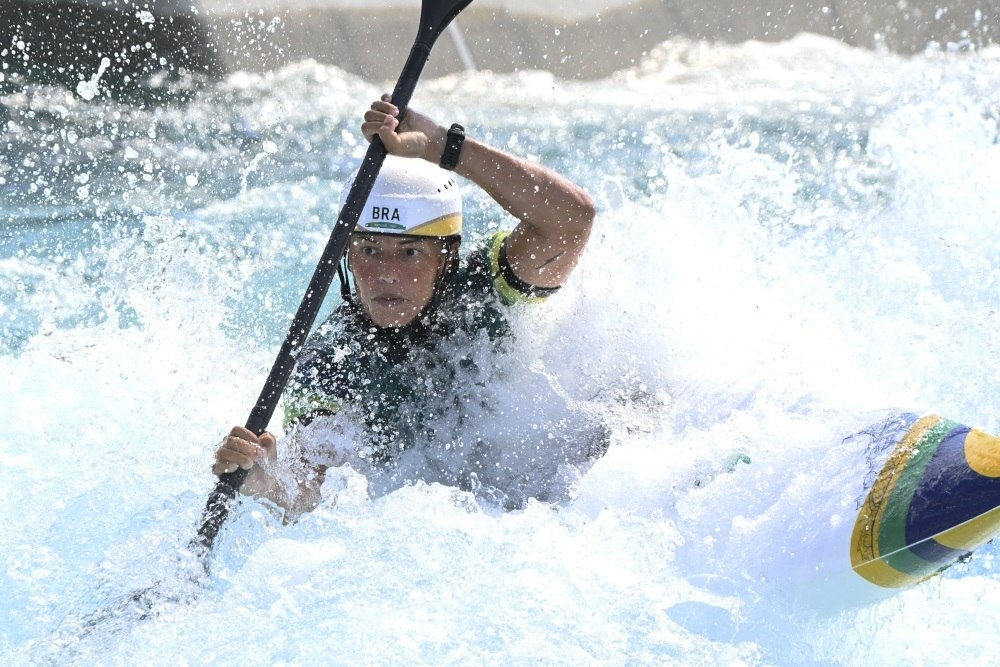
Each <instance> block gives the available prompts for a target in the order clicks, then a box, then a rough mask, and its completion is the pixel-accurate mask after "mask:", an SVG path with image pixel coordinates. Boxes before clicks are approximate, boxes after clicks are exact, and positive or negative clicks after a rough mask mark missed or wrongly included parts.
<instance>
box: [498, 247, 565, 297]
mask: <svg viewBox="0 0 1000 667" xmlns="http://www.w3.org/2000/svg"><path fill="white" fill-rule="evenodd" d="M509 235H510V232H506V231H501V232H497V233H496V234H494V235H493V236H492V237H491V238H490V240H489V241H488V242H487V244H486V249H487V253H488V255H489V261H490V273H491V274H492V276H493V288H494V289H495V290H496V292H497V294H499V295H500V299H501V300H502V301H503V302H504V304H506V305H508V306H510V305H513V304H515V303H537V302H539V301H542V300H544V299H546V298H548V297H549V296H552V295H553V294H555V293H556V292H557V291H559V288H558V287H536V286H535V285H531V284H529V283H526V282H524V281H523V280H521V279H520V278H518V277H517V276H516V275H515V274H514V271H513V269H511V266H510V262H509V261H508V260H507V237H508V236H509Z"/></svg>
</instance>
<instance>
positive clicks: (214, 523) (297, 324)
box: [192, 0, 472, 552]
mask: <svg viewBox="0 0 1000 667" xmlns="http://www.w3.org/2000/svg"><path fill="white" fill-rule="evenodd" d="M471 2H472V0H423V5H422V7H421V10H420V30H419V32H418V33H417V38H416V41H414V43H413V48H411V49H410V55H409V57H407V59H406V64H405V65H403V71H402V73H401V74H400V75H399V80H398V81H396V87H395V89H393V92H392V103H393V104H394V105H396V106H397V107H399V109H400V114H401V115H402V112H403V110H404V109H405V108H406V107H407V106H408V105H409V103H410V97H412V96H413V91H414V89H415V88H416V86H417V80H418V79H419V78H420V73H421V72H422V71H423V69H424V64H425V63H426V62H427V59H428V58H429V57H430V54H431V48H432V47H433V46H434V42H435V41H437V38H438V37H439V36H440V35H441V33H442V32H444V30H445V28H447V27H448V24H449V23H451V21H452V19H454V18H455V17H456V16H458V14H459V12H461V11H462V10H463V9H465V8H466V7H467V6H468V5H469V4H471ZM385 156H386V150H385V146H384V145H383V144H382V140H381V139H380V138H379V137H377V136H376V137H375V139H374V140H373V141H372V142H371V145H370V146H369V147H368V152H367V153H366V154H365V159H364V162H362V164H361V169H360V170H359V172H358V175H357V177H356V178H355V179H354V183H353V184H352V185H351V189H350V192H348V195H347V202H346V203H345V204H344V207H343V208H342V209H341V211H340V215H339V216H337V223H336V224H335V225H334V227H333V231H332V232H331V234H330V240H329V241H328V242H327V244H326V248H325V249H324V250H323V255H322V257H320V260H319V264H318V265H317V266H316V271H315V272H314V273H313V277H312V280H310V281H309V287H308V288H306V293H305V296H304V297H303V298H302V303H300V304H299V309H298V311H296V313H295V317H294V318H293V319H292V324H291V327H289V330H288V336H287V337H286V338H285V342H284V343H282V345H281V349H280V350H279V351H278V356H277V358H276V359H275V360H274V365H273V366H272V367H271V372H270V373H269V374H268V376H267V380H266V381H265V382H264V388H263V389H262V390H261V392H260V397H259V398H258V399H257V403H256V405H254V407H253V410H252V411H251V412H250V417H249V418H248V419H247V422H246V428H247V430H248V431H253V432H254V433H256V434H257V435H260V434H261V433H263V432H264V431H265V430H266V429H267V425H268V422H270V421H271V416H272V415H273V414H274V409H275V407H277V404H278V399H279V398H280V397H281V393H282V392H283V391H284V389H285V385H286V384H287V383H288V378H289V376H290V375H291V374H292V369H293V368H295V357H296V355H297V353H298V351H299V349H300V348H301V347H302V345H303V343H305V340H306V337H307V336H308V335H309V331H310V329H312V325H313V323H314V322H315V321H316V315H317V313H318V312H319V309H320V307H321V306H322V305H323V299H324V298H325V297H326V293H327V291H328V290H329V288H330V283H332V282H333V277H334V276H335V275H336V274H337V265H338V264H339V263H340V260H341V258H342V257H343V256H344V251H345V250H346V249H347V242H348V240H349V238H350V234H351V232H352V231H354V228H355V227H356V226H357V224H358V219H359V218H360V217H361V211H362V209H363V208H364V206H365V202H366V201H368V195H369V194H371V191H372V187H373V186H374V185H375V179H376V177H377V176H378V173H379V170H380V169H381V168H382V163H383V162H384V161H385ZM248 474H249V471H248V470H244V469H242V468H238V469H237V470H236V471H234V472H231V473H226V474H224V475H220V477H219V481H218V483H217V484H216V485H215V489H214V490H213V491H212V493H211V494H210V495H209V497H208V502H207V503H206V504H205V510H204V512H203V514H202V523H201V527H200V528H199V529H198V536H197V537H196V538H195V539H194V540H193V542H192V544H193V545H194V546H197V547H200V548H201V549H203V550H204V551H205V552H208V551H210V550H211V548H212V544H213V543H214V542H215V536H216V535H217V534H218V532H219V529H220V528H221V527H222V524H223V523H225V521H226V518H227V517H228V516H229V511H230V508H231V507H232V503H233V500H234V498H235V497H236V493H237V492H238V491H239V489H240V487H241V486H242V485H243V482H244V481H245V480H246V478H247V475H248Z"/></svg>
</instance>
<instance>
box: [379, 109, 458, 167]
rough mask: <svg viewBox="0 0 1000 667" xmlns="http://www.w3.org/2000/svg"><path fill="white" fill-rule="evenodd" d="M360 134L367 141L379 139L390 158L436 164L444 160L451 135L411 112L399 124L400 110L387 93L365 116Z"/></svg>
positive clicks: (427, 119)
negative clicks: (446, 145)
mask: <svg viewBox="0 0 1000 667" xmlns="http://www.w3.org/2000/svg"><path fill="white" fill-rule="evenodd" d="M361 133H362V134H364V135H365V138H366V139H367V140H368V141H371V140H372V139H374V138H375V136H376V135H378V136H379V137H380V138H381V139H382V144H383V145H385V149H386V151H388V152H389V153H390V154H391V155H398V156H400V157H417V158H423V159H425V160H427V161H428V162H431V163H433V164H437V163H438V162H439V161H440V159H441V153H442V151H443V150H444V144H445V141H446V140H447V135H448V131H447V130H446V129H445V128H444V127H442V126H440V125H438V124H437V123H435V122H434V121H433V120H431V119H430V118H428V117H427V116H425V115H423V114H421V113H420V112H418V111H415V110H414V109H412V108H410V109H407V110H406V113H405V114H404V115H403V120H402V121H400V120H399V108H398V107H397V106H396V105H394V104H393V103H392V95H390V94H389V93H385V94H384V95H382V98H381V99H379V100H375V101H374V102H372V105H371V108H369V109H368V111H366V112H365V121H364V123H362V124H361Z"/></svg>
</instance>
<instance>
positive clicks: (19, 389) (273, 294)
mask: <svg viewBox="0 0 1000 667" xmlns="http://www.w3.org/2000/svg"><path fill="white" fill-rule="evenodd" d="M387 86H388V84H379V85H375V84H372V83H367V82H362V81H359V80H357V79H355V78H353V77H350V76H348V75H346V74H344V73H343V72H341V71H339V70H337V69H336V68H331V67H323V66H319V65H316V64H313V63H301V64H297V65H294V66H291V67H288V68H285V69H283V70H281V71H277V72H273V73H270V74H268V75H265V76H259V77H258V76H251V75H235V76H233V77H231V78H229V79H227V80H225V81H222V82H218V83H204V84H203V85H201V86H200V87H197V86H195V87H192V88H190V89H187V90H185V95H184V97H185V100H186V101H185V102H183V103H177V104H175V105H167V106H159V107H157V106H143V105H141V104H139V105H136V104H125V103H120V102H115V101H112V100H110V99H108V98H107V97H106V96H102V95H101V94H99V91H98V92H97V93H95V94H94V96H93V99H91V100H90V101H89V102H86V103H85V102H84V101H83V100H81V99H79V98H77V97H74V95H73V91H67V90H63V89H58V88H52V87H39V86H22V87H20V88H17V89H16V90H11V91H8V93H7V94H6V96H5V97H4V98H3V100H2V102H3V107H2V109H3V114H4V115H3V116H2V117H0V118H2V120H3V121H4V122H5V123H6V129H5V139H6V142H7V152H6V154H5V155H4V156H3V161H2V163H0V179H2V180H0V188H2V189H3V192H4V203H3V205H2V206H3V210H4V215H5V217H6V219H7V220H8V221H9V222H8V223H7V224H6V227H5V229H4V232H3V235H2V237H0V250H2V253H3V254H2V256H0V295H2V300H0V309H2V312H3V316H4V324H3V329H2V331H3V339H2V341H3V342H2V346H0V351H2V355H0V377H3V378H5V382H4V383H2V385H0V399H2V404H3V405H5V406H6V407H7V414H8V420H7V424H6V428H5V429H4V433H5V434H4V436H3V437H2V438H0V444H2V446H0V498H2V500H3V502H2V505H0V506H2V507H3V509H4V521H3V524H2V528H0V547H2V548H0V590H3V591H4V594H3V596H0V613H2V615H3V618H4V619H5V621H4V623H3V624H2V626H0V652H2V655H3V656H4V662H5V663H9V664H92V663H93V662H94V661H97V662H100V663H101V664H120V665H126V664H137V663H141V662H145V663H149V664H166V663H170V664H176V663H178V662H180V663H185V664H206V663H210V662H211V663H217V664H230V663H236V662H242V663H249V664H386V665H389V664H400V663H407V664H455V663H460V662H463V663H464V662H506V663H521V664H566V665H570V664H572V665H580V664H594V665H597V664H601V665H626V664H627V665H634V664H656V665H670V664H676V665H690V664H735V665H739V664H746V665H771V664H781V665H801V664H848V665H850V664H870V663H872V662H882V663H886V664H899V663H900V662H901V661H902V662H906V663H908V664H909V663H912V664H919V663H921V662H930V661H934V662H936V663H949V662H950V663H952V664H959V663H967V662H971V661H976V660H978V659H980V658H981V656H982V655H984V654H985V652H986V651H988V650H990V648H991V646H992V644H991V640H992V637H993V636H994V635H995V630H996V628H995V622H994V621H993V618H994V617H995V616H996V614H995V613H991V612H995V611H996V610H998V609H1000V584H998V583H997V577H996V573H995V572H994V568H993V558H994V556H995V548H994V547H993V546H992V545H987V546H984V547H983V548H981V549H980V550H978V551H977V553H976V555H975V556H974V557H973V558H972V560H971V561H969V562H968V563H962V564H958V565H956V566H954V567H953V568H951V569H950V570H948V571H947V572H946V573H944V574H943V575H941V576H939V577H937V578H935V579H933V580H931V581H929V582H927V583H925V584H922V585H921V586H918V587H916V588H914V589H910V590H906V591H903V592H899V593H896V594H894V595H891V596H888V597H886V598H885V599H883V600H881V601H879V600H854V601H851V600H846V601H845V600H835V599H833V598H823V597H819V598H818V599H817V596H816V595H813V594H812V592H813V591H819V590H824V586H823V585H824V584H825V583H828V582H825V581H823V580H821V579H822V577H820V576H819V575H816V574H815V572H816V565H815V563H816V562H818V561H820V560H823V559H825V558H827V557H828V556H829V552H830V551H831V550H836V549H843V550H845V551H846V548H847V547H846V545H839V544H831V543H829V541H828V540H827V539H826V536H827V535H829V534H832V533H833V532H834V530H833V529H834V528H836V527H837V526H840V525H842V524H843V523H844V522H851V521H853V517H851V516H843V515H841V514H838V513H837V511H834V510H828V509H824V508H830V507H834V506H837V507H839V506H840V503H841V501H843V500H844V499H845V498H846V499H847V500H848V501H850V500H851V499H852V497H851V494H852V493H856V485H857V483H858V481H859V479H860V478H862V477H863V476H864V475H865V474H866V473H867V471H866V470H864V469H863V453H862V452H858V451H855V450H853V449H852V448H851V447H850V446H849V445H848V444H845V442H844V438H845V437H846V436H848V435H850V434H851V433H853V432H854V431H856V430H857V429H858V428H859V427H861V426H864V425H865V420H866V419H869V418H871V417H870V414H871V413H873V412H875V411H877V410H879V409H882V408H886V407H892V406H897V405H904V406H911V407H914V408H917V409H927V410H934V411H938V412H941V413H942V414H945V415H948V416H950V417H952V418H954V419H957V420H959V421H962V422H965V423H967V424H969V425H974V426H978V427H981V428H983V429H984V430H987V431H992V432H996V431H998V430H1000V416H998V415H1000V399H998V396H1000V393H998V392H997V391H996V388H997V386H998V381H1000V365H998V359H1000V355H998V342H997V341H998V340H1000V339H998V338H997V336H996V334H995V332H996V331H997V329H998V325H1000V312H998V311H1000V308H998V305H1000V302H998V300H997V293H998V292H997V289H998V285H1000V269H998V268H997V267H1000V241H998V240H997V234H996V229H997V227H996V219H997V218H996V214H997V211H998V210H1000V190H998V189H997V188H996V187H995V184H996V182H997V180H998V178H997V177H998V167H997V165H998V164H1000V142H998V118H1000V94H998V92H997V91H998V90H1000V54H998V53H997V52H996V51H982V52H973V53H939V52H929V53H926V54H922V55H919V56H916V57H913V58H901V57H898V56H894V55H890V54H884V53H873V52H869V51H861V50H854V49H850V48H848V47H846V46H844V45H842V44H840V43H835V42H832V41H828V40H822V39H817V38H808V37H802V38H797V39H795V40H791V41H789V42H784V43H779V44H772V45H764V44H755V43H750V44H746V45H739V46H710V45H705V44H691V43H681V42H676V43H667V44H664V45H663V46H662V47H661V48H660V49H659V50H657V52H655V53H653V54H651V55H650V57H649V58H648V59H647V60H646V61H644V62H643V63H642V64H641V65H640V66H638V67H637V68H636V69H634V70H630V71H627V72H621V73H619V74H618V75H616V76H614V77H612V78H610V79H607V80H604V81H599V82H588V83H577V82H567V81H561V80H558V79H555V78H553V77H552V76H550V75H548V74H547V73H544V72H529V73H520V74H513V75H502V76H498V75H492V74H489V73H483V72H480V73H466V74H460V75H453V76H449V77H447V78H444V79H438V80H427V81H424V82H421V86H420V88H419V89H418V93H417V95H416V96H415V98H414V100H413V104H414V106H415V107H418V108H420V109H422V110H424V111H426V112H428V113H430V114H431V115H433V116H435V117H437V118H440V119H442V120H446V121H449V122H450V121H451V120H453V119H454V120H461V121H463V122H464V123H465V125H466V126H467V127H468V128H469V129H470V131H471V132H473V133H475V134H476V135H477V136H480V137H482V138H484V139H485V140H487V141H489V142H491V143H493V144H496V145H500V146H504V147H507V148H508V149H510V150H511V151H513V152H515V153H518V154H521V155H525V156H527V157H529V158H532V159H539V160H542V161H544V162H546V163H547V164H550V165H552V166H553V167H555V168H556V169H558V170H559V171H561V172H563V173H565V174H567V175H568V176H569V177H571V178H573V179H574V180H576V181H578V182H580V183H581V184H583V185H584V186H585V187H586V188H587V189H588V190H589V191H590V192H592V193H593V195H594V197H595V199H596V200H597V202H598V204H599V208H600V213H599V218H598V221H597V226H596V228H595V232H594V236H593V240H592V242H591V244H590V247H589V249H588V251H587V254H586V256H585V257H584V259H583V261H582V263H581V265H580V267H579V269H578V272H577V273H576V274H575V275H574V276H573V279H572V280H571V281H570V283H569V284H568V285H567V286H566V287H565V288H564V289H563V290H562V291H561V292H560V293H559V294H558V295H557V296H555V297H553V298H552V299H551V300H550V301H549V302H548V303H547V304H546V305H544V306H539V307H532V308H526V309H524V310H518V311H516V312H515V313H514V314H513V316H512V320H513V321H512V324H513V327H514V330H515V334H516V336H517V337H516V341H517V343H518V344H517V345H516V346H514V349H512V350H510V351H508V352H507V353H505V354H504V355H503V356H501V357H500V358H498V359H495V360H494V361H493V363H494V366H495V367H494V372H493V375H491V382H490V383H489V384H488V385H486V386H479V385H476V386H474V387H473V386H466V387H456V391H459V392H461V391H465V392H468V393H469V394H470V395H474V396H475V397H476V398H477V399H479V400H481V401H483V402H484V404H489V406H490V407H489V409H484V410H483V411H482V412H481V413H480V414H479V417H480V419H481V422H482V423H479V424H476V425H475V427H474V428H475V429H477V430H478V431H477V432H493V433H494V434H499V435H498V437H499V438H500V440H502V439H503V438H504V437H506V438H509V439H510V446H509V447H504V446H503V444H504V442H498V443H497V446H496V447H495V448H494V449H492V450H491V453H490V455H489V456H490V457H493V458H492V460H491V462H493V463H495V464H496V465H497V466H502V467H503V468H504V470H505V471H506V472H507V473H508V477H507V478H505V479H506V481H504V479H497V480H493V482H495V483H496V484H499V485H501V486H502V485H503V484H512V483H513V482H511V481H510V480H511V479H521V480H523V479H527V478H532V479H535V480H538V479H544V480H545V484H548V485H550V487H551V488H549V489H543V491H553V493H552V494H551V496H552V497H551V498H549V500H548V501H547V502H542V501H539V500H537V499H527V500H524V501H523V502H522V503H520V506H519V508H517V509H513V510H507V511H504V510H503V509H502V508H501V506H502V503H500V504H498V503H496V502H493V501H492V500H491V498H492V496H490V495H489V494H488V493H483V492H482V488H480V487H475V485H472V486H471V487H470V486H468V485H464V486H463V488H459V487H458V486H455V485H451V484H447V483H442V480H447V479H450V478H455V475H452V476H451V477H450V478H449V477H448V475H445V474H441V470H442V467H444V468H447V467H448V466H453V467H459V468H461V466H463V465H465V464H466V463H467V461H464V460H463V459H462V457H461V456H455V457H450V456H436V457H427V460H433V466H430V465H429V464H427V465H423V464H421V463H420V462H419V461H417V462H415V463H413V465H412V466H411V469H410V470H409V471H408V476H407V483H405V484H401V485H400V484H390V485H382V486H380V485H379V480H377V479H374V478H372V479H370V478H368V477H366V476H365V475H364V474H363V472H365V471H364V469H363V466H359V468H360V470H352V469H349V468H345V469H343V470H341V471H340V472H339V473H338V474H336V475H331V478H330V479H329V480H327V482H326V484H325V485H324V497H323V501H322V502H321V504H320V506H319V507H318V508H317V509H316V510H315V511H314V512H313V513H311V514H309V515H306V516H304V517H302V518H301V519H299V520H298V521H297V522H294V523H291V524H285V523H283V522H282V521H281V519H280V517H278V516H277V515H276V514H275V512H274V511H273V510H272V508H269V507H268V506H267V505H265V504H261V503H257V502H253V501H245V502H244V503H242V505H241V506H240V508H239V510H237V512H236V513H235V515H234V516H233V517H232V519H231V521H230V523H229V524H228V525H227V527H226V529H225V530H224V532H223V534H222V535H221V536H220V539H219V543H218V544H217V546H216V549H215V552H214V553H213V556H212V559H211V561H210V563H211V566H212V567H211V573H210V575H209V576H208V577H207V578H206V579H204V580H203V581H201V582H200V583H196V584H191V583H190V581H189V580H188V578H187V575H188V574H189V570H187V569H186V566H185V565H184V564H183V563H179V562H178V558H179V557H181V556H183V554H184V553H186V551H187V546H186V545H187V542H188V540H189V539H190V538H191V536H192V535H193V531H194V528H195V526H196V525H197V524H198V521H199V518H200V512H201V508H202V506H203V504H204V499H205V497H206V496H207V493H208V492H209V490H210V489H211V488H212V486H213V483H214V479H213V477H212V476H211V474H210V472H209V465H210V462H211V458H212V452H213V450H214V447H215V446H216V443H218V441H219V440H220V438H221V437H222V434H223V433H225V432H226V431H227V430H228V428H229V426H230V425H231V424H234V423H240V422H242V421H243V419H244V418H245V415H246V413H247V411H248V409H249V407H250V406H251V405H252V402H253V400H254V398H255V397H256V394H257V391H258V390H259V387H260V385H261V383H262V381H263V378H264V376H265V374H266V371H267V369H268V367H269V364H270V362H271V360H272V359H273V355H274V354H275V352H276V350H277V345H278V343H279V342H280V340H281V338H282V337H283V335H284V330H285V328H286V327H287V326H288V323H289V321H290V313H291V312H292V311H293V310H294V308H295V306H296V304H297V301H298V299H299V298H300V297H301V292H302V290H303V288H304V285H305V282H306V280H307V278H308V276H309V274H310V272H311V269H312V265H313V263H314V262H315V260H316V259H317V258H318V255H319V252H320V249H321V247H322V244H323V243H324V240H325V237H326V235H327V234H328V232H329V227H330V225H331V224H332V222H333V216H334V214H335V207H336V200H337V195H338V193H339V191H340V186H341V185H342V183H343V179H344V178H346V176H347V174H349V173H350V172H351V171H352V170H353V169H354V167H355V166H356V165H357V163H358V161H359V160H360V157H361V155H362V152H363V149H364V146H363V145H362V140H361V139H360V137H359V135H358V134H357V131H356V129H355V128H356V125H357V120H358V119H357V116H358V114H359V109H363V108H364V107H365V106H366V105H367V103H368V100H369V99H370V98H373V97H374V96H375V95H377V94H378V92H379V91H380V90H381V89H383V88H385V87H387ZM466 193H467V194H466V200H467V210H468V218H469V220H468V223H467V224H468V225H469V227H470V230H471V231H470V234H469V235H468V237H469V241H470V242H474V240H475V238H477V237H481V236H482V235H483V234H485V233H486V232H487V231H488V230H490V229H493V228H495V227H498V226H503V225H510V224H512V223H511V221H510V220H508V219H506V218H505V216H504V214H503V213H502V211H499V210H498V209H497V207H496V206H495V205H493V204H492V203H491V202H489V201H488V199H487V198H486V197H485V195H483V194H482V193H477V192H475V191H473V190H472V189H471V188H467V189H466ZM335 299H336V297H335V296H331V299H330V300H331V304H329V305H328V306H327V310H329V308H330V307H332V305H333V302H335ZM278 416H279V417H280V414H279V415H278ZM446 419H447V417H446V416H444V417H442V420H446ZM442 423H444V422H442ZM595 423H596V424H600V425H601V427H602V428H603V429H604V436H605V437H606V438H607V441H608V442H609V443H610V447H609V449H608V451H607V453H606V454H605V455H604V456H603V457H602V458H600V459H598V460H597V461H595V462H593V464H592V465H580V464H579V462H572V464H567V465H564V466H561V467H560V465H557V464H558V463H559V461H560V457H561V456H562V455H563V451H564V448H565V447H567V446H568V445H567V438H566V437H564V436H565V435H566V434H577V433H580V434H581V436H580V437H585V436H586V434H587V433H589V432H590V431H588V428H589V425H592V424H595ZM274 429H275V430H276V431H278V432H279V433H280V424H278V423H276V424H275V425H274ZM350 433H351V431H350V429H347V430H346V431H343V437H349V436H350ZM535 436H537V437H535ZM330 437H333V436H330ZM533 437H535V439H533ZM288 444H289V443H287V442H283V445H282V446H286V445H288ZM428 451H430V450H428ZM511 452H514V453H515V454H517V456H511V455H510V454H511ZM432 468H433V470H432ZM540 469H544V470H545V471H547V472H546V475H541V476H540V475H539V474H538V471H539V470H540ZM451 472H454V471H451ZM528 487H530V488H528V493H527V495H529V496H530V495H532V494H535V495H538V494H537V492H538V489H537V488H534V487H531V485H528ZM518 488H521V489H522V490H524V488H527V487H523V486H522V487H518ZM463 489H466V490H463ZM501 490H502V489H501ZM556 491H558V493H556ZM477 492H478V495H477ZM848 504H849V502H848ZM847 574H849V573H844V575H845V576H846V575H847ZM823 576H824V577H825V576H826V575H823ZM155 582H159V585H160V586H161V587H162V588H163V590H165V592H164V593H163V594H162V595H161V597H160V598H159V602H158V603H157V608H156V611H157V614H156V615H155V616H153V617H151V618H148V619H146V620H142V621H140V620H137V619H135V618H134V617H132V616H129V613H124V614H122V615H119V616H118V617H115V618H113V619H111V620H109V621H107V622H105V623H102V624H99V625H98V627H97V628H96V629H93V630H92V631H90V632H88V631H86V628H85V626H84V625H83V622H84V621H83V619H86V618H87V616H88V614H91V613H93V612H94V611H95V610H99V609H102V608H107V606H108V605H109V604H113V603H114V601H116V600H119V599H120V598H121V596H122V595H127V594H128V593H129V592H130V591H134V590H137V589H141V588H142V587H144V586H148V585H149V584H151V583H155ZM828 588H829V587H827V588H826V589H825V590H828ZM917 628H919V631H917V630H916V629H917Z"/></svg>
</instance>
